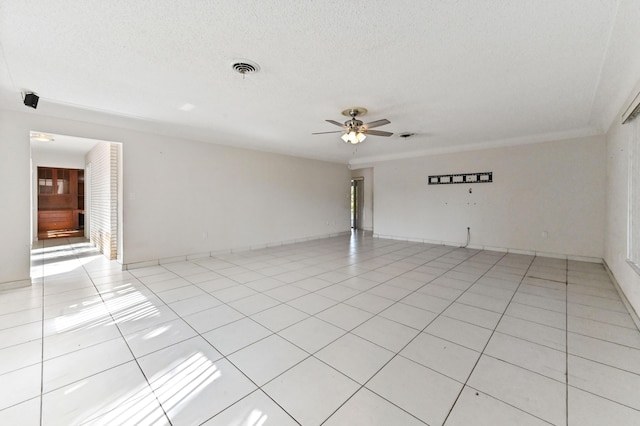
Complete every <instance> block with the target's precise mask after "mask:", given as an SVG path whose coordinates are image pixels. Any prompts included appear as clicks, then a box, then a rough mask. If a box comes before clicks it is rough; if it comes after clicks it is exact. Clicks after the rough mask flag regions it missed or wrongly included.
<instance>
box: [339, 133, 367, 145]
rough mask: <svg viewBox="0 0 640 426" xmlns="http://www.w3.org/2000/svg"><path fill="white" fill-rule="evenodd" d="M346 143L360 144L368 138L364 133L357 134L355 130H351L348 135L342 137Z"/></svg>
mask: <svg viewBox="0 0 640 426" xmlns="http://www.w3.org/2000/svg"><path fill="white" fill-rule="evenodd" d="M340 137H341V138H342V140H343V141H344V142H345V143H350V144H352V145H356V144H359V143H360V142H362V141H364V140H365V139H366V138H367V136H366V135H365V134H364V133H362V132H356V131H355V130H351V131H349V132H348V133H345V134H343V135H342V136H340Z"/></svg>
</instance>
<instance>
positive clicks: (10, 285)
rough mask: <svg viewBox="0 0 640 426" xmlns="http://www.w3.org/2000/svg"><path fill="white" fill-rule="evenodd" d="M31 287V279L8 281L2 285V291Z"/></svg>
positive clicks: (0, 286)
mask: <svg viewBox="0 0 640 426" xmlns="http://www.w3.org/2000/svg"><path fill="white" fill-rule="evenodd" d="M24 287H31V279H30V278H25V279H24V280H15V281H6V282H3V283H0V290H13V289H16V288H24Z"/></svg>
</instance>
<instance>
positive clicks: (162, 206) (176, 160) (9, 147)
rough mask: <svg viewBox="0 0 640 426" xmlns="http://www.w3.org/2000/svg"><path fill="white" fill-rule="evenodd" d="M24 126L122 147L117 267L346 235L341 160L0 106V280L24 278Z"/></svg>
mask: <svg viewBox="0 0 640 426" xmlns="http://www.w3.org/2000/svg"><path fill="white" fill-rule="evenodd" d="M31 129H39V130H41V131H43V132H47V133H53V134H63V135H70V136H77V137H83V138H90V139H97V140H104V141H114V142H121V143H123V145H122V156H123V162H122V166H123V192H124V200H123V204H124V205H123V215H124V219H123V222H124V223H123V224H124V237H123V240H124V241H123V263H125V264H128V263H133V262H141V261H146V260H155V259H159V258H168V257H173V256H184V255H187V254H193V253H203V252H208V251H218V250H227V249H232V248H248V247H256V246H261V245H266V244H270V243H280V242H285V241H293V240H297V239H304V238H314V237H320V236H325V235H330V234H335V233H339V232H347V231H348V230H349V179H350V172H349V170H348V169H347V167H346V166H345V165H343V164H335V163H328V162H322V161H315V160H307V159H301V158H296V157H289V156H283V155H276V154H269V153H262V152H257V151H251V150H245V149H236V148H231V147H228V146H221V145H214V144H207V143H201V142H194V141H189V140H181V139H176V138H171V137H166V136H160V135H154V134H150V133H143V132H136V131H132V130H127V129H123V128H117V127H108V126H104V125H96V124H89V123H84V122H79V121H73V120H66V119H59V118H53V117H47V116H43V115H41V114H40V113H36V112H27V113H17V112H13V111H8V110H1V111H0V178H2V181H3V182H11V183H12V184H11V185H3V186H1V187H0V188H1V189H0V198H1V199H3V200H7V202H3V203H2V204H1V205H0V215H1V217H2V218H3V221H2V222H1V224H0V235H1V237H2V240H3V244H2V245H0V283H3V282H8V281H14V280H22V279H28V277H29V248H30V242H31V238H30V237H31V236H30V219H31V214H30V210H29V208H30V207H29V205H30V199H29V194H30V190H29V188H30V186H29V185H30V183H29V182H30V174H29V173H30V172H29V170H30V167H29V166H30V164H29V163H30V159H29V157H30V156H29V131H30V130H31ZM9 200H10V201H9ZM203 235H206V237H203Z"/></svg>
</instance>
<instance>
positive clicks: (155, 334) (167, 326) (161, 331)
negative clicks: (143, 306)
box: [124, 319, 196, 357]
mask: <svg viewBox="0 0 640 426" xmlns="http://www.w3.org/2000/svg"><path fill="white" fill-rule="evenodd" d="M195 335H196V332H195V331H194V330H193V328H191V327H190V326H189V324H187V323H186V322H184V321H183V320H181V319H177V320H173V321H169V322H165V323H161V324H157V325H154V326H153V327H150V328H145V329H144V330H139V331H136V332H133V333H131V334H127V335H125V336H124V338H125V340H126V341H127V344H128V345H129V348H131V351H132V352H133V354H134V355H135V356H136V357H141V356H143V355H147V354H149V353H151V352H155V351H157V350H158V349H162V348H166V347H167V346H171V345H173V344H175V343H178V342H181V341H183V340H187V339H190V338H191V337H194V336H195Z"/></svg>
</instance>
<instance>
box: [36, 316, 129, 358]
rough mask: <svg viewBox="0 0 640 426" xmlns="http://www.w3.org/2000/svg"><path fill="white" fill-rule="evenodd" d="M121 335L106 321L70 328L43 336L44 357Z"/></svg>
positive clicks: (65, 352) (71, 350)
mask: <svg viewBox="0 0 640 426" xmlns="http://www.w3.org/2000/svg"><path fill="white" fill-rule="evenodd" d="M120 337H121V334H120V331H119V330H118V327H116V325H115V324H113V323H110V322H106V321H105V323H104V324H101V325H97V326H95V327H89V328H80V329H72V330H71V331H64V332H61V333H55V334H50V335H48V336H46V337H45V338H44V352H43V355H44V359H45V360H47V359H51V358H55V357H58V356H61V355H64V354H68V353H70V352H74V351H77V350H80V349H84V348H87V347H89V346H93V345H96V344H98V343H102V342H106V341H108V340H112V339H118V338H120Z"/></svg>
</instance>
